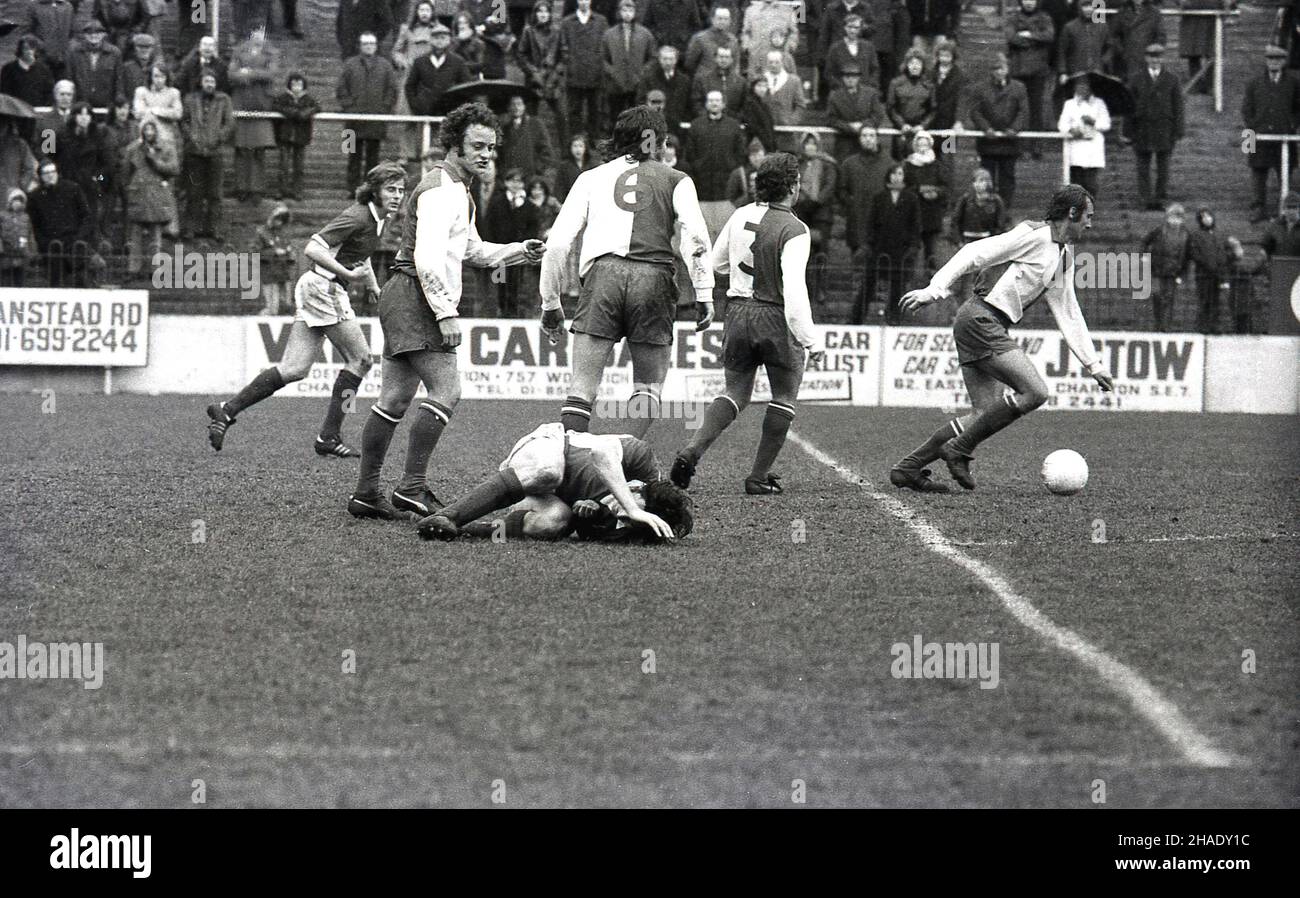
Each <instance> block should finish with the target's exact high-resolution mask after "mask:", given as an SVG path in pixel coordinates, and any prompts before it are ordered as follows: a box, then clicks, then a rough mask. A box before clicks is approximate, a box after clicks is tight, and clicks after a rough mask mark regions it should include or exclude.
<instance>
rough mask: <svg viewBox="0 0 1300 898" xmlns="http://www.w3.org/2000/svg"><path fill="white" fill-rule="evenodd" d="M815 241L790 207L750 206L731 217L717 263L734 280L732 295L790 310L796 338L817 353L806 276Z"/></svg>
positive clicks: (716, 255)
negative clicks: (814, 347) (813, 241)
mask: <svg viewBox="0 0 1300 898" xmlns="http://www.w3.org/2000/svg"><path fill="white" fill-rule="evenodd" d="M811 251H812V237H811V236H810V235H809V233H808V226H807V225H806V224H804V223H803V222H802V221H800V220H799V219H798V218H797V217H796V216H795V214H794V213H793V212H792V211H790V208H789V207H788V206H782V205H778V204H776V203H750V204H749V205H748V206H741V207H740V208H739V209H737V210H736V211H735V212H733V213H732V214H731V218H729V219H727V223H726V225H725V226H724V227H723V228H722V231H721V232H720V233H719V234H718V239H717V242H716V243H714V245H713V265H714V268H715V269H716V270H717V272H718V273H719V274H723V273H726V274H728V275H729V276H730V279H731V283H730V286H729V287H728V288H727V295H728V296H734V297H736V298H738V299H747V300H752V301H754V302H763V303H768V304H770V305H774V306H781V307H783V308H784V309H785V322H786V325H787V326H789V328H790V333H791V334H792V335H793V336H794V338H795V340H796V341H797V342H798V343H799V344H800V345H801V346H803V347H804V348H805V349H812V348H813V346H814V345H815V343H816V341H815V339H814V334H813V320H812V308H811V306H810V304H809V301H808V283H807V281H806V280H805V273H806V271H807V267H808V255H809V253H810V252H811Z"/></svg>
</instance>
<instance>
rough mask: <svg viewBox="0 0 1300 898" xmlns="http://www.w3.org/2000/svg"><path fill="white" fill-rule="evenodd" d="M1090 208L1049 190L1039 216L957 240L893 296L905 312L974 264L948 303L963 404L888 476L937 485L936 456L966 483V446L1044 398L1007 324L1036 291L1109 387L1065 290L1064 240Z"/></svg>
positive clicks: (1088, 217) (1068, 284)
mask: <svg viewBox="0 0 1300 898" xmlns="http://www.w3.org/2000/svg"><path fill="white" fill-rule="evenodd" d="M1092 213H1093V201H1092V195H1091V194H1089V193H1088V191H1086V190H1084V189H1083V188H1082V187H1080V186H1079V185H1078V184H1068V185H1066V186H1065V187H1062V188H1061V189H1060V190H1058V191H1056V193H1055V194H1054V195H1053V196H1052V199H1051V202H1050V203H1048V206H1047V215H1046V216H1045V218H1046V221H1022V222H1021V223H1020V224H1019V225H1017V226H1016V227H1014V228H1012V229H1011V230H1010V231H1007V232H1006V233H1005V234H999V235H997V236H996V237H986V238H985V239H983V240H976V241H975V242H974V243H968V244H966V245H965V246H964V247H962V248H961V249H960V250H958V252H957V254H956V255H955V256H953V257H952V258H951V259H950V260H949V261H948V263H947V264H946V265H944V266H943V267H942V268H940V269H939V270H938V271H937V272H935V275H934V277H933V278H931V279H930V286H928V287H923V288H921V289H920V290H913V291H911V292H910V293H908V294H907V295H906V296H904V297H903V302H902V306H903V310H904V311H906V312H914V311H916V310H917V309H919V308H921V307H922V306H924V305H928V304H929V303H932V302H936V301H938V300H940V299H943V298H944V297H946V296H949V295H951V294H952V290H953V285H955V284H957V283H958V282H959V281H960V279H961V277H962V276H963V275H966V274H971V273H974V272H980V273H981V274H980V279H979V282H977V284H976V288H975V295H974V296H973V297H971V298H970V299H968V300H966V302H964V303H963V304H962V306H961V308H959V309H958V310H957V317H956V319H955V320H954V321H953V326H952V333H953V337H954V338H955V339H956V342H957V359H958V361H960V362H961V373H962V378H963V379H964V380H965V381H966V392H967V393H968V394H969V395H970V402H971V406H972V407H973V408H972V411H971V412H970V413H968V414H965V415H962V416H961V417H958V418H953V419H952V420H951V421H949V422H947V423H946V424H944V425H943V426H942V427H940V428H939V429H938V430H936V431H935V432H934V434H933V435H932V436H931V437H930V439H928V440H926V441H925V442H924V443H922V444H921V445H920V446H918V447H917V448H916V449H914V450H912V452H911V454H910V455H908V456H907V457H906V458H904V459H903V460H902V461H900V462H899V463H898V464H896V465H895V466H894V467H893V469H892V470H891V471H890V472H889V480H890V482H891V483H893V484H894V485H895V486H898V487H907V488H908V489H913V490H917V491H919V492H930V493H944V492H947V491H948V487H947V485H946V484H941V483H935V482H934V481H933V480H931V479H930V472H929V471H927V470H925V466H926V465H927V464H929V463H930V462H933V461H935V460H936V459H940V458H942V459H943V460H944V463H945V464H946V465H947V466H948V472H949V473H950V474H952V476H953V479H954V480H956V481H957V482H958V483H960V484H961V485H962V486H963V487H965V488H966V489H968V490H973V489H975V478H974V477H972V476H971V472H970V463H971V458H972V456H973V455H974V453H975V447H976V446H978V445H979V444H980V443H982V442H983V441H984V440H987V439H988V438H989V437H991V436H993V434H995V433H997V432H998V431H999V430H1001V429H1002V428H1004V427H1006V426H1007V425H1009V424H1011V423H1012V422H1013V421H1015V420H1016V419H1017V418H1019V417H1020V416H1021V415H1025V414H1028V413H1029V412H1032V411H1033V410H1034V409H1036V408H1038V407H1039V406H1040V405H1042V404H1043V403H1044V402H1046V401H1047V384H1045V383H1043V378H1042V376H1041V375H1039V373H1038V371H1037V369H1035V368H1034V365H1033V363H1032V362H1031V361H1030V360H1029V356H1028V355H1026V354H1025V351H1024V350H1023V349H1021V348H1020V346H1019V345H1017V343H1016V341H1015V340H1013V339H1011V337H1010V335H1009V334H1008V333H1007V328H1009V327H1010V326H1011V325H1013V324H1015V323H1016V322H1018V321H1020V319H1021V318H1023V317H1024V314H1025V310H1026V309H1028V308H1029V307H1030V306H1031V305H1033V304H1034V303H1035V302H1037V301H1038V299H1039V298H1040V297H1042V298H1045V299H1046V300H1047V305H1048V307H1049V308H1050V309H1051V310H1052V317H1054V318H1055V319H1056V324H1057V327H1059V328H1060V329H1061V335H1062V336H1063V337H1065V342H1066V344H1067V345H1069V347H1070V351H1071V352H1073V353H1074V355H1075V357H1076V358H1077V359H1078V360H1079V361H1080V363H1082V364H1083V367H1084V370H1085V371H1087V372H1088V375H1089V376H1090V377H1091V378H1092V379H1093V380H1095V381H1096V382H1097V383H1098V385H1100V387H1101V389H1102V390H1104V391H1106V392H1110V391H1111V390H1113V389H1114V388H1115V382H1114V380H1113V379H1112V378H1111V376H1110V374H1109V373H1107V372H1106V371H1105V370H1104V369H1103V368H1102V366H1101V360H1100V359H1099V358H1098V357H1097V353H1096V352H1095V351H1094V349H1093V346H1092V337H1090V336H1089V334H1088V325H1087V323H1086V322H1085V321H1084V320H1083V313H1082V312H1081V311H1080V310H1079V300H1078V298H1077V297H1076V296H1075V293H1074V242H1075V241H1076V240H1077V239H1078V238H1079V237H1080V236H1081V235H1082V234H1083V232H1084V231H1086V230H1088V229H1089V228H1091V227H1092ZM995 265H1006V268H1005V269H1004V270H1003V271H1001V272H1000V276H998V277H997V280H996V282H995V283H994V284H993V286H992V287H991V288H990V287H988V281H989V280H991V279H992V278H991V273H990V272H989V271H988V270H987V269H990V268H992V267H993V266H995ZM1006 387H1010V388H1011V390H1012V392H1008V391H1006Z"/></svg>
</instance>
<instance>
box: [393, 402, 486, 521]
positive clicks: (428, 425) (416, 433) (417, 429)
mask: <svg viewBox="0 0 1300 898" xmlns="http://www.w3.org/2000/svg"><path fill="white" fill-rule="evenodd" d="M450 422H451V409H450V408H448V407H447V406H445V405H443V404H442V403H441V402H435V401H434V400H432V399H426V400H424V401H423V402H421V403H420V407H419V408H418V409H416V414H415V421H414V423H412V424H411V438H410V441H409V442H408V443H407V444H406V469H405V470H404V471H403V472H402V481H401V483H399V484H398V486H397V491H398V492H399V493H405V494H406V495H408V496H410V495H414V494H416V493H418V492H419V491H420V490H422V489H426V488H427V485H428V482H427V480H426V478H427V477H428V473H429V456H430V455H432V454H433V450H434V447H435V446H437V445H438V439H439V437H441V436H442V431H443V429H444V428H446V426H447V425H448V424H449V423H450ZM471 520H472V518H471Z"/></svg>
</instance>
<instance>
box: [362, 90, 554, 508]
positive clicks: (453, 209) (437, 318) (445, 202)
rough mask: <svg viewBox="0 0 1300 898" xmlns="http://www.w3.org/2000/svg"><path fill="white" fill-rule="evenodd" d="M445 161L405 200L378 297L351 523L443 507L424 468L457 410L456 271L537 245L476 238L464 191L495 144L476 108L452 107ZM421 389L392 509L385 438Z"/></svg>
mask: <svg viewBox="0 0 1300 898" xmlns="http://www.w3.org/2000/svg"><path fill="white" fill-rule="evenodd" d="M439 139H440V140H441V141H442V145H443V146H444V147H446V149H447V159H446V160H445V161H443V162H438V163H435V164H434V166H433V168H431V169H430V170H429V172H428V174H426V175H425V176H424V177H423V178H422V179H421V180H420V183H419V184H418V185H416V187H415V190H413V191H411V198H410V201H409V202H407V204H406V222H405V225H404V226H403V229H402V241H401V245H400V246H399V247H398V249H397V258H396V259H395V261H394V262H393V266H392V270H393V276H392V277H390V278H389V279H388V282H387V283H386V284H384V290H383V292H382V293H381V294H380V295H379V324H380V326H381V327H382V328H383V331H384V358H383V363H382V364H383V382H382V384H381V386H380V393H379V401H377V402H376V403H375V404H374V405H373V406H372V407H371V409H370V412H371V414H370V417H369V419H368V420H367V421H366V426H365V429H364V430H363V431H362V434H361V473H360V474H359V475H358V476H357V488H356V491H355V492H354V493H353V494H352V495H351V496H349V497H348V512H349V513H350V514H352V515H354V516H355V517H359V518H379V519H381V520H397V519H400V518H404V517H407V516H409V515H410V514H412V513H414V514H418V515H428V514H430V513H431V512H433V511H436V510H437V509H438V508H441V507H442V503H441V502H440V501H438V497H437V496H435V495H434V494H433V491H432V490H431V489H430V488H429V480H428V468H429V458H430V457H431V456H432V455H433V450H434V448H435V447H436V446H437V445H438V439H439V438H440V437H441V436H442V432H443V430H444V429H445V428H446V427H447V426H448V425H449V424H450V423H451V415H452V412H453V410H454V409H455V408H456V403H458V402H459V401H460V371H459V370H458V368H457V363H456V347H458V346H460V340H461V333H460V319H459V317H458V316H459V315H460V297H461V263H462V262H463V263H464V264H466V265H473V266H476V267H479V268H492V267H496V266H501V267H505V266H507V265H522V264H524V263H526V262H537V261H539V260H540V259H541V257H542V252H543V251H544V250H545V249H546V244H544V243H542V241H540V240H533V239H529V240H524V241H522V242H519V243H488V242H486V241H484V240H482V239H481V238H480V237H479V234H478V225H477V224H476V218H477V215H476V210H475V208H474V198H473V194H472V193H471V192H470V187H471V186H472V185H473V183H474V179H475V178H481V177H483V176H484V175H485V174H487V173H488V171H489V170H490V167H491V164H492V160H493V159H495V158H496V154H497V145H498V144H499V143H500V134H499V132H498V130H497V119H496V116H494V115H493V114H492V110H490V109H488V108H487V107H486V106H484V105H483V104H482V103H465V104H464V105H462V106H458V107H457V108H456V109H454V110H453V111H452V112H451V114H449V115H448V116H447V117H446V118H445V119H443V122H442V130H441V133H440V135H439ZM421 383H423V384H424V387H425V389H426V390H428V392H429V396H428V398H427V399H425V400H424V401H423V402H421V403H420V404H419V406H418V407H417V408H416V411H415V414H414V418H415V420H414V421H412V422H411V433H410V436H409V437H408V442H407V447H406V467H405V470H404V471H403V473H402V479H401V481H400V482H399V483H398V484H397V488H396V489H394V490H393V492H392V501H391V502H390V501H389V500H388V499H386V498H385V497H384V496H383V494H382V493H381V492H380V491H379V475H380V473H381V471H382V470H383V467H384V458H385V456H387V455H388V447H389V444H391V443H392V441H393V431H394V430H396V429H397V424H398V422H399V421H401V420H402V416H403V415H405V414H406V410H407V409H408V408H410V406H411V401H412V400H413V399H415V393H416V391H417V390H418V389H419V388H420V384H421Z"/></svg>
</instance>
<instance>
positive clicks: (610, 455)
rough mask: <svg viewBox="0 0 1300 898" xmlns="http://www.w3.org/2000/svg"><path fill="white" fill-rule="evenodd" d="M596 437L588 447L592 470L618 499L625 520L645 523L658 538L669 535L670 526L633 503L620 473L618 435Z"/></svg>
mask: <svg viewBox="0 0 1300 898" xmlns="http://www.w3.org/2000/svg"><path fill="white" fill-rule="evenodd" d="M597 440H598V442H597V445H596V446H594V447H593V448H592V450H591V463H592V465H593V466H594V467H595V469H596V474H597V475H599V477H600V479H601V480H602V481H603V482H604V484H605V486H606V487H608V488H609V491H610V493H611V494H612V495H613V496H614V498H615V499H616V500H618V504H619V507H620V508H622V509H623V514H624V515H625V516H626V517H627V519H628V520H629V521H635V522H636V523H638V524H645V525H646V526H647V527H649V528H650V529H651V530H653V531H654V533H655V535H656V536H658V537H659V538H660V539H673V538H674V534H673V528H672V527H669V526H668V522H667V521H665V520H664V519H663V518H661V517H659V516H658V515H657V514H652V513H651V512H648V511H646V510H645V509H644V508H642V507H641V506H640V505H638V504H637V502H636V497H635V496H633V495H632V487H631V486H629V485H628V482H627V477H626V476H625V475H624V474H623V444H622V443H621V442H619V439H618V437H615V436H601V437H597Z"/></svg>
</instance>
